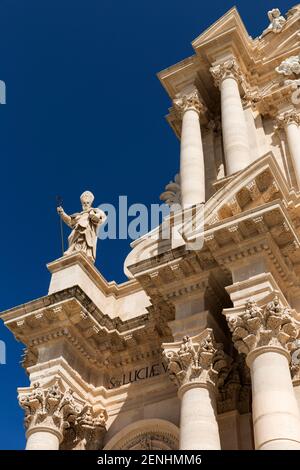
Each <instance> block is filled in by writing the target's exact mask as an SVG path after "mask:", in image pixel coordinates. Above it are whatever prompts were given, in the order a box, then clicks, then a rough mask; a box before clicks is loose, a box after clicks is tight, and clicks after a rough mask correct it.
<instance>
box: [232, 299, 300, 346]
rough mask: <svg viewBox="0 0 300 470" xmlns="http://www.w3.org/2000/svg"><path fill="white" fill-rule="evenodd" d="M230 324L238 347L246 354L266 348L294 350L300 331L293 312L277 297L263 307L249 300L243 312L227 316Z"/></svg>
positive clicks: (234, 341) (235, 344) (233, 338)
mask: <svg viewBox="0 0 300 470" xmlns="http://www.w3.org/2000/svg"><path fill="white" fill-rule="evenodd" d="M227 321H228V325H229V328H230V330H231V332H232V340H233V343H234V346H235V347H236V349H237V350H238V351H239V352H240V353H244V354H248V353H250V352H252V351H254V350H255V349H257V348H259V347H262V346H270V347H277V348H281V349H284V350H286V351H291V349H292V348H293V344H294V342H295V339H296V338H297V336H298V332H299V325H298V324H297V323H296V321H295V319H294V318H293V317H292V315H291V312H290V310H289V309H288V308H286V307H284V306H283V305H282V304H281V303H280V301H279V299H278V297H277V296H276V297H274V299H273V300H272V302H269V303H268V304H267V305H266V306H265V307H263V308H261V307H259V306H258V305H257V304H256V303H255V302H253V301H251V300H249V301H248V302H247V303H246V305H245V310H244V311H243V312H242V313H239V314H229V315H227Z"/></svg>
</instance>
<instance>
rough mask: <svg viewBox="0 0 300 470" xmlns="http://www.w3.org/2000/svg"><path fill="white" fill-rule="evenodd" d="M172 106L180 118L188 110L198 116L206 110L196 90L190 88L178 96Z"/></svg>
mask: <svg viewBox="0 0 300 470" xmlns="http://www.w3.org/2000/svg"><path fill="white" fill-rule="evenodd" d="M173 104H174V108H175V111H176V112H177V114H179V115H180V117H182V116H183V114H184V113H185V112H186V111H189V110H190V109H192V110H194V111H196V112H197V113H198V114H200V113H203V112H204V111H205V110H206V108H205V106H204V104H203V103H202V101H201V99H200V96H199V93H198V90H197V89H196V88H192V89H190V90H187V91H186V92H183V93H181V94H179V95H178V96H177V97H176V98H175V99H174V101H173Z"/></svg>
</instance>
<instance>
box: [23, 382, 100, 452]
mask: <svg viewBox="0 0 300 470" xmlns="http://www.w3.org/2000/svg"><path fill="white" fill-rule="evenodd" d="M18 398H19V404H20V406H21V408H23V409H24V411H25V420H24V424H25V428H26V429H27V430H28V431H34V428H36V427H37V428H38V427H39V426H42V427H43V428H45V427H46V428H50V429H52V430H54V431H56V432H57V434H58V435H59V436H60V441H61V442H62V448H81V449H86V448H91V446H93V445H95V443H96V445H97V444H98V442H99V431H101V433H100V434H103V431H105V423H106V419H107V415H106V412H105V411H104V410H102V412H100V413H98V416H94V413H93V410H92V407H91V406H90V405H88V404H86V405H81V404H80V403H79V402H77V400H76V399H75V397H74V392H73V390H71V389H67V390H65V391H63V389H62V386H61V384H60V381H59V380H58V379H57V380H56V381H55V382H54V383H53V384H52V385H50V386H48V387H43V386H41V385H40V383H39V382H36V383H35V384H33V387H32V388H30V389H28V390H27V391H26V392H22V393H20V395H19V397H18ZM87 434H88V438H87ZM70 436H72V438H71V439H70ZM70 442H72V446H70ZM76 446H77V447H76ZM87 446H89V447H87ZM97 448H99V447H97Z"/></svg>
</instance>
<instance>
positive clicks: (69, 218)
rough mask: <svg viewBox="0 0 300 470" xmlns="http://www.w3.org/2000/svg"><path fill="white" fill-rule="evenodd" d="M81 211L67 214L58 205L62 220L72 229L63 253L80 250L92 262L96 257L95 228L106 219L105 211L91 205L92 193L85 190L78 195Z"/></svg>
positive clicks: (68, 253)
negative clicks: (67, 245) (66, 247)
mask: <svg viewBox="0 0 300 470" xmlns="http://www.w3.org/2000/svg"><path fill="white" fill-rule="evenodd" d="M80 201H81V204H82V211H81V212H78V213H75V214H72V215H68V214H66V213H65V211H64V210H63V208H62V207H61V206H59V207H58V208H57V212H58V214H59V215H60V217H61V218H62V220H63V221H64V222H65V223H66V224H67V225H68V226H69V227H70V228H71V229H72V232H71V234H70V236H69V237H68V242H69V248H68V249H67V251H65V253H64V255H70V254H71V253H75V252H77V251H81V252H83V253H85V254H86V255H87V257H88V258H89V259H90V260H91V261H92V262H93V263H94V262H95V259H96V246H97V230H98V228H99V227H100V225H102V224H103V223H104V222H105V220H106V215H105V213H104V212H103V211H102V210H100V209H95V208H93V207H92V204H93V201H94V195H93V194H92V193H91V192H90V191H85V192H84V193H82V195H81V196H80Z"/></svg>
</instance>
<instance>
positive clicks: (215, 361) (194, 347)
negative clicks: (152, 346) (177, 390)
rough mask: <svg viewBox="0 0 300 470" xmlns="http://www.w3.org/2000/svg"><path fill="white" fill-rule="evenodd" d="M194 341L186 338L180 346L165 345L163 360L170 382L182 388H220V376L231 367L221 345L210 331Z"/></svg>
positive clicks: (194, 338) (177, 344) (176, 344)
mask: <svg viewBox="0 0 300 470" xmlns="http://www.w3.org/2000/svg"><path fill="white" fill-rule="evenodd" d="M205 333H206V334H205V335H203V334H200V335H198V336H195V337H193V338H190V337H189V336H184V337H183V339H182V342H181V343H175V344H174V346H172V344H165V345H163V348H164V351H163V356H164V359H165V362H166V363H167V366H168V372H169V376H170V379H171V380H172V381H173V382H174V383H175V384H176V385H177V386H178V387H181V386H183V385H186V384H190V383H195V382H198V383H205V384H210V385H217V383H218V374H219V372H220V371H221V370H223V369H224V368H226V367H228V360H227V358H226V356H225V353H224V351H223V349H222V345H221V344H219V343H216V342H215V339H214V337H213V334H212V332H211V331H207V330H206V332H205Z"/></svg>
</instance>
